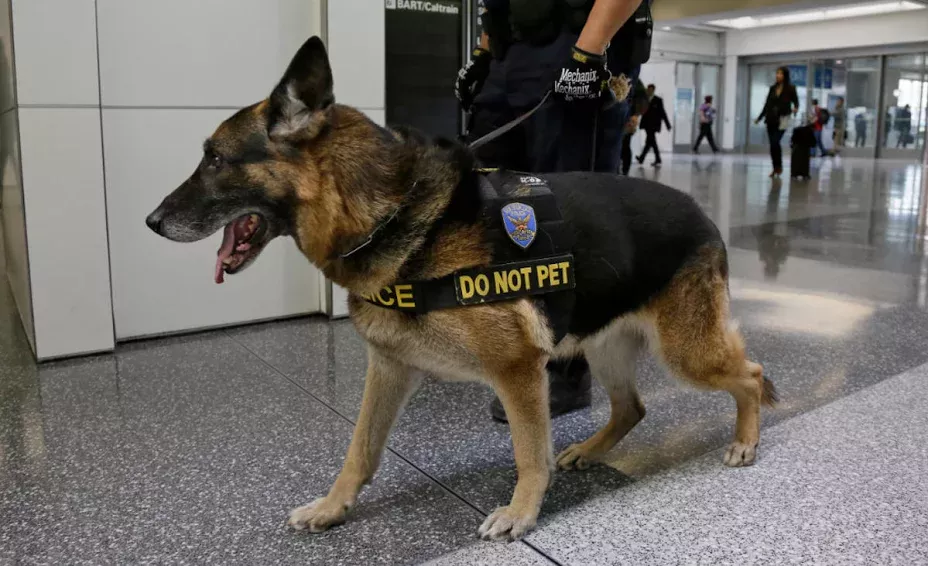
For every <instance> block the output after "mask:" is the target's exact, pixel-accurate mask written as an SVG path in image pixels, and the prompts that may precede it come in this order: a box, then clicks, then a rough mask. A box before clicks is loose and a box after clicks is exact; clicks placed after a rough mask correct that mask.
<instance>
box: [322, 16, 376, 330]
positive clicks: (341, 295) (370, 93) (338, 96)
mask: <svg viewBox="0 0 928 566" xmlns="http://www.w3.org/2000/svg"><path fill="white" fill-rule="evenodd" d="M384 15H385V14H384V4H383V0H335V1H333V0H329V3H328V22H327V24H328V25H327V28H328V34H327V35H328V50H329V58H330V59H331V63H332V74H333V75H334V77H335V100H336V101H337V102H338V103H340V104H348V105H350V106H354V107H356V108H359V109H361V110H363V111H364V112H365V113H366V114H367V115H368V116H369V117H370V118H371V119H372V120H373V121H375V122H377V123H378V124H380V125H384V122H385V121H386V102H385V101H386V96H385V93H384V85H385V83H386V80H385V78H384V77H385V72H386V70H385V66H386V59H385V55H384V42H385V33H386V30H385V27H384ZM329 300H330V301H331V304H330V305H329V314H331V315H332V316H336V317H338V316H345V315H347V314H348V305H347V300H348V294H347V293H346V292H345V290H344V289H342V288H340V287H338V286H337V285H333V286H332V292H331V293H330V296H329Z"/></svg>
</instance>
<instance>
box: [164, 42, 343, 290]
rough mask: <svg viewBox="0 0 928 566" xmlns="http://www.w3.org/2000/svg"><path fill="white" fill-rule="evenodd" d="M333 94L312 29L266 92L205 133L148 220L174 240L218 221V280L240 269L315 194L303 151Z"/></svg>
mask: <svg viewBox="0 0 928 566" xmlns="http://www.w3.org/2000/svg"><path fill="white" fill-rule="evenodd" d="M334 101H335V100H334V96H333V94H332V71H331V68H330V66H329V61H328V57H327V55H326V52H325V47H324V46H323V44H322V41H321V40H320V39H319V38H317V37H313V38H311V39H310V40H309V41H307V42H306V43H305V44H304V45H303V46H302V47H301V48H300V50H299V51H298V52H297V54H296V55H295V56H294V58H293V61H292V62H291V63H290V66H289V67H288V68H287V71H286V73H285V74H284V77H283V78H282V79H281V81H280V83H279V84H278V85H277V87H276V88H275V89H274V91H273V92H272V93H271V95H270V97H268V98H267V99H266V100H263V101H261V102H259V103H257V104H254V105H252V106H249V107H247V108H244V109H242V110H240V111H239V112H237V113H236V114H235V115H233V116H232V117H230V118H229V119H228V120H226V121H225V122H223V123H222V124H221V125H220V126H219V127H218V128H217V129H216V131H215V132H214V133H213V135H212V136H210V137H209V139H207V140H206V142H205V143H204V144H203V158H202V159H201V160H200V163H199V165H198V166H197V168H196V170H195V171H194V172H193V174H192V175H191V176H190V178H188V179H187V180H186V181H184V183H183V184H181V186H180V187H178V188H177V189H176V190H175V191H174V192H172V193H171V194H170V195H168V196H167V198H165V199H164V201H163V202H162V203H161V204H160V205H159V206H158V208H157V209H156V210H155V211H154V212H152V213H151V214H150V215H149V216H148V218H147V219H146V223H147V224H148V226H149V227H150V228H151V229H152V230H154V231H155V232H156V233H157V234H159V235H161V236H164V237H165V238H168V239H170V240H174V241H177V242H195V241H198V240H202V239H204V238H206V237H208V236H210V235H212V234H214V233H216V232H217V231H219V230H220V229H222V230H223V239H222V245H221V246H220V248H219V252H218V258H217V260H216V273H215V277H216V282H217V283H221V282H222V281H223V278H224V274H226V273H229V274H232V273H237V272H239V271H241V270H243V269H245V268H246V267H247V266H248V265H250V264H251V263H252V262H253V261H254V260H255V258H256V257H257V256H258V255H259V254H260V253H261V251H262V250H263V249H264V248H265V246H267V244H268V242H270V241H271V240H272V239H273V238H275V237H277V236H281V235H293V234H294V233H295V232H296V230H297V227H296V223H297V222H298V219H297V218H295V215H296V214H297V212H296V211H297V210H298V208H299V205H300V204H301V203H306V202H307V201H311V200H312V198H313V196H312V194H311V193H312V190H313V189H312V188H311V187H309V188H307V185H308V184H312V183H311V182H309V183H308V182H307V177H313V176H315V175H314V174H313V172H312V171H307V165H306V160H305V157H304V156H305V154H306V152H307V148H308V147H311V146H312V144H313V143H314V141H316V139H317V138H318V137H319V136H320V135H321V134H322V133H323V132H324V131H325V130H326V129H327V127H328V125H329V122H330V119H331V113H332V107H333V104H334ZM309 180H310V181H311V180H312V179H309Z"/></svg>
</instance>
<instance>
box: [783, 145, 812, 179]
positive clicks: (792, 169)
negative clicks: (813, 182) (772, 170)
mask: <svg viewBox="0 0 928 566" xmlns="http://www.w3.org/2000/svg"><path fill="white" fill-rule="evenodd" d="M811 153H812V148H811V147H806V146H802V145H793V151H792V153H791V155H790V160H789V176H790V177H792V178H793V179H796V178H804V179H808V178H809V177H811V174H810V173H809V164H810V162H811V161H812V157H811V155H810V154H811Z"/></svg>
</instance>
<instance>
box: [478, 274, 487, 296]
mask: <svg viewBox="0 0 928 566" xmlns="http://www.w3.org/2000/svg"><path fill="white" fill-rule="evenodd" d="M474 287H475V288H476V289H477V294H479V295H480V296H481V297H486V296H487V295H488V294H489V293H490V278H489V277H487V276H486V275H484V274H483V273H481V274H480V275H478V276H477V278H476V279H474Z"/></svg>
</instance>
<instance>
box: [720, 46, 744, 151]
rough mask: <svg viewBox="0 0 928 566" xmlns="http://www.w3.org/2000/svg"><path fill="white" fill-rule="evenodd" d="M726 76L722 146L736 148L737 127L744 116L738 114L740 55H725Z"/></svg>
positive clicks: (723, 99) (741, 122)
mask: <svg viewBox="0 0 928 566" xmlns="http://www.w3.org/2000/svg"><path fill="white" fill-rule="evenodd" d="M722 73H723V74H724V76H725V79H724V81H723V87H722V88H723V89H724V92H725V95H724V96H723V97H722V104H723V105H724V107H723V109H722V148H723V149H734V148H735V131H736V130H735V129H736V128H737V127H738V124H743V118H744V117H743V116H738V57H737V56H735V55H730V56H726V57H725V64H724V66H723V67H722Z"/></svg>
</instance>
